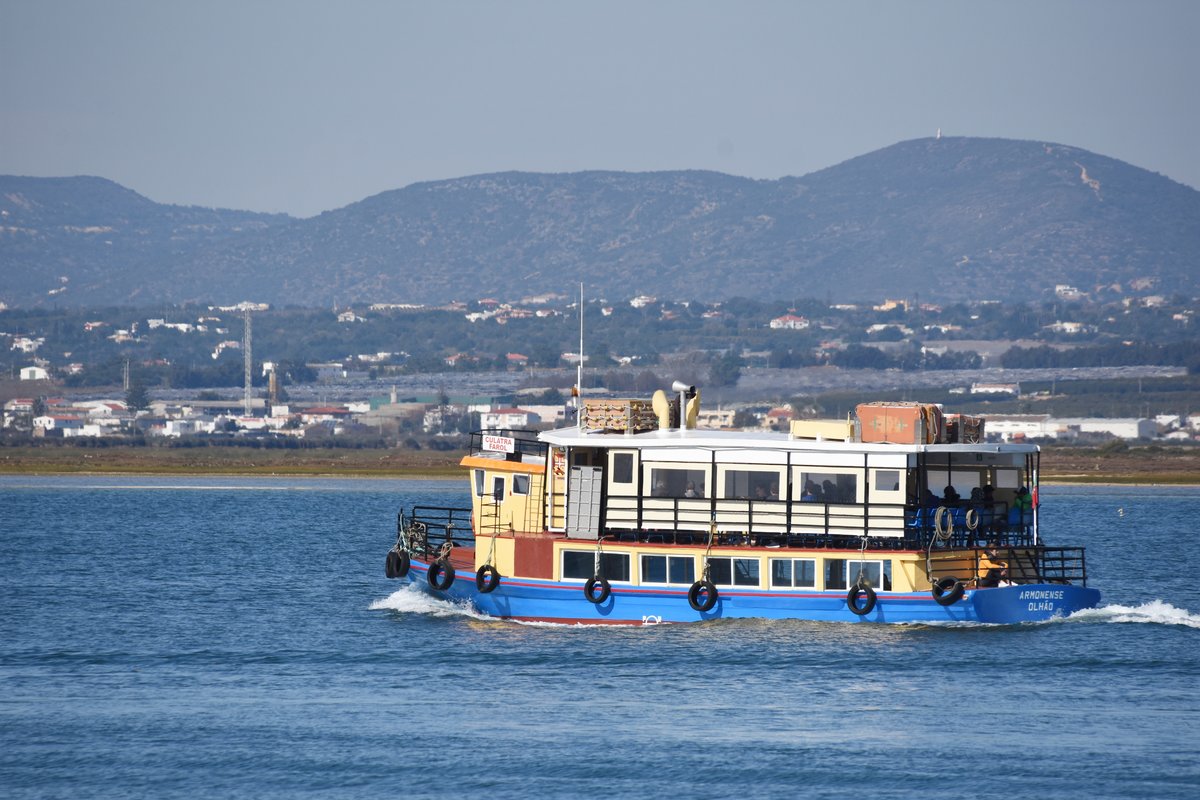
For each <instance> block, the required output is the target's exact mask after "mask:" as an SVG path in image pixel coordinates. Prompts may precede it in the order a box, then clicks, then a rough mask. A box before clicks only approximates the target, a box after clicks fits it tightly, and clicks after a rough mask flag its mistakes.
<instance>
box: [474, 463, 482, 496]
mask: <svg viewBox="0 0 1200 800" xmlns="http://www.w3.org/2000/svg"><path fill="white" fill-rule="evenodd" d="M475 494H477V495H482V494H483V470H481V469H477V470H475Z"/></svg>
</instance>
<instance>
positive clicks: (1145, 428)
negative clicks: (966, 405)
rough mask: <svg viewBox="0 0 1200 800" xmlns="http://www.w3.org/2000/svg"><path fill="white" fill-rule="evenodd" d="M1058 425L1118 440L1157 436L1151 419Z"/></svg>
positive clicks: (1095, 419) (1064, 421) (1094, 419)
mask: <svg viewBox="0 0 1200 800" xmlns="http://www.w3.org/2000/svg"><path fill="white" fill-rule="evenodd" d="M1057 422H1058V423H1059V424H1060V425H1063V426H1066V427H1069V428H1075V429H1077V430H1078V431H1079V432H1080V433H1103V434H1108V435H1110V436H1115V437H1116V438H1118V439H1153V438H1154V437H1155V436H1157V435H1158V425H1157V424H1156V423H1155V422H1154V420H1152V419H1143V418H1137V419H1134V418H1128V419H1102V418H1099V417H1092V418H1074V419H1059V420H1057ZM989 426H990V422H989Z"/></svg>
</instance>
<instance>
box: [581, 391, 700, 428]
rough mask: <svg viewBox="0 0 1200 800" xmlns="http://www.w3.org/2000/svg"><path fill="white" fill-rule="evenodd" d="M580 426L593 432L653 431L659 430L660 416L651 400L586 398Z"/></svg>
mask: <svg viewBox="0 0 1200 800" xmlns="http://www.w3.org/2000/svg"><path fill="white" fill-rule="evenodd" d="M672 410H673V411H674V408H673V409H672ZM675 413H677V412H675ZM580 426H581V427H583V428H586V429H587V430H593V431H619V432H623V431H633V432H635V433H636V432H638V431H653V430H657V429H658V415H657V414H655V413H654V408H653V406H652V405H651V403H650V401H649V400H620V399H612V400H609V399H603V398H585V399H584V401H583V415H582V416H581V418H580Z"/></svg>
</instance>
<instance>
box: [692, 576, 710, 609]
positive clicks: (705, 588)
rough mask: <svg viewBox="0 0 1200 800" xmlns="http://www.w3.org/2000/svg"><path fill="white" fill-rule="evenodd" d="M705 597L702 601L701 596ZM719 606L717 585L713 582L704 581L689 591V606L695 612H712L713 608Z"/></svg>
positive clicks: (697, 582)
mask: <svg viewBox="0 0 1200 800" xmlns="http://www.w3.org/2000/svg"><path fill="white" fill-rule="evenodd" d="M701 594H703V595H704V599H703V600H701V599H700V595H701ZM716 604H717V585H716V584H715V583H713V582H712V581H708V580H702V581H696V582H695V583H693V584H692V588H690V589H688V605H689V606H691V607H692V609H693V610H695V611H699V612H701V613H703V612H705V611H712V608H713V606H715V605H716Z"/></svg>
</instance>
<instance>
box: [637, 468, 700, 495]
mask: <svg viewBox="0 0 1200 800" xmlns="http://www.w3.org/2000/svg"><path fill="white" fill-rule="evenodd" d="M650 486H651V489H650V494H651V496H653V497H704V470H702V469H664V468H658V467H656V468H655V469H652V470H650Z"/></svg>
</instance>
